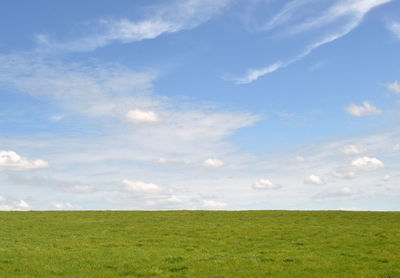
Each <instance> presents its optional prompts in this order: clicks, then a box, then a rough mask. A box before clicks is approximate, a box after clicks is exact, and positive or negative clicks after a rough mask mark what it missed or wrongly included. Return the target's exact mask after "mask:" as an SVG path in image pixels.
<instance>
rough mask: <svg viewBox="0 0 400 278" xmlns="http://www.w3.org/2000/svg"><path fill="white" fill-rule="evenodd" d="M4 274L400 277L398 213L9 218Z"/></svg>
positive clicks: (1, 230)
mask: <svg viewBox="0 0 400 278" xmlns="http://www.w3.org/2000/svg"><path fill="white" fill-rule="evenodd" d="M0 277H215V278H217V277H219V278H222V277H392V278H393V277H400V213H399V212H340V211H312V212H310V211H309V212H305V211H239V212H226V211H219V212H217V211H214V212H211V211H163V212H160V211H157V212H144V211H142V212H140V211H102V212H100V211H91V212H83V211H82V212H67V211H65V212H1V213H0Z"/></svg>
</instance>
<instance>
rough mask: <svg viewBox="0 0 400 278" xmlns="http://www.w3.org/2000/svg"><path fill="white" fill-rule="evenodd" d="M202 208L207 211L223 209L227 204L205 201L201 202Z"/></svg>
mask: <svg viewBox="0 0 400 278" xmlns="http://www.w3.org/2000/svg"><path fill="white" fill-rule="evenodd" d="M203 206H204V207H205V208H208V209H223V208H225V207H226V206H227V204H226V203H222V202H217V201H213V200H205V201H203Z"/></svg>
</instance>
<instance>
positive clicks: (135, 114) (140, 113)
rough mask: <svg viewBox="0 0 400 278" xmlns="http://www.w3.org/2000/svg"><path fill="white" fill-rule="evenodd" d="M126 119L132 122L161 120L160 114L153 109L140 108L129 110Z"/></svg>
mask: <svg viewBox="0 0 400 278" xmlns="http://www.w3.org/2000/svg"><path fill="white" fill-rule="evenodd" d="M126 119H127V120H128V121H129V122H131V123H139V124H141V123H145V124H152V123H157V122H159V121H160V118H159V116H158V115H157V114H156V113H154V112H153V111H145V110H140V109H134V110H129V111H128V113H127V114H126Z"/></svg>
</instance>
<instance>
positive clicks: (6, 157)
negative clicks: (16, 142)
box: [0, 150, 49, 171]
mask: <svg viewBox="0 0 400 278" xmlns="http://www.w3.org/2000/svg"><path fill="white" fill-rule="evenodd" d="M48 166H49V164H48V163H47V162H46V161H44V160H41V159H37V160H30V159H27V158H25V157H21V156H20V155H18V154H17V153H15V152H13V151H4V150H0V171H1V170H3V171H24V170H33V169H41V168H47V167H48Z"/></svg>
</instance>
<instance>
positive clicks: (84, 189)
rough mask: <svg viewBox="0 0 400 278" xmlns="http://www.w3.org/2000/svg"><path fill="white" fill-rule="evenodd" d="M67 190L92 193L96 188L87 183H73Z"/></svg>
mask: <svg viewBox="0 0 400 278" xmlns="http://www.w3.org/2000/svg"><path fill="white" fill-rule="evenodd" d="M65 191H67V192H72V193H91V192H94V191H95V189H94V188H92V187H90V186H87V185H73V186H71V187H66V188H65Z"/></svg>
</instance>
